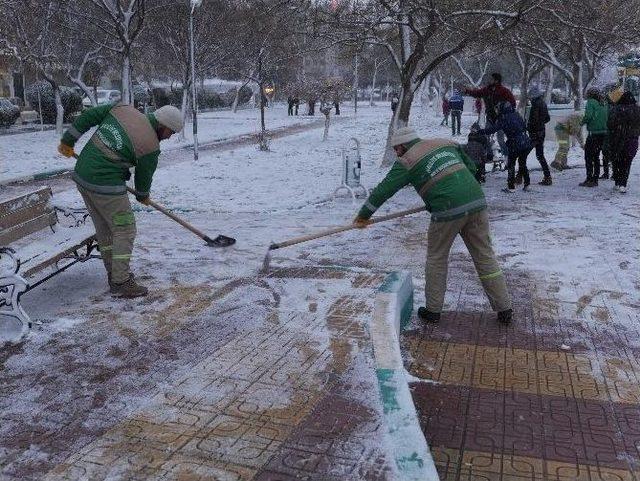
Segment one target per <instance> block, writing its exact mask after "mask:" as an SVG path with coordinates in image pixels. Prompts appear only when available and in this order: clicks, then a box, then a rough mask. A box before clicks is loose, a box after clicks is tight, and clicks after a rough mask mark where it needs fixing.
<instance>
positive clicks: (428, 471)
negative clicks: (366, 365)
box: [370, 271, 439, 481]
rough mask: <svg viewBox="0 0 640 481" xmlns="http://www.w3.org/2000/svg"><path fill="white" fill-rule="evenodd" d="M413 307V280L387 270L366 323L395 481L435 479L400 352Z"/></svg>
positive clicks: (434, 472)
mask: <svg viewBox="0 0 640 481" xmlns="http://www.w3.org/2000/svg"><path fill="white" fill-rule="evenodd" d="M412 310H413V282H412V279H411V275H410V273H409V272H406V271H395V272H392V273H391V274H389V275H388V276H387V277H386V279H385V280H384V282H383V283H382V285H381V286H380V287H379V288H378V291H377V293H376V297H375V307H374V311H373V320H372V321H371V324H370V331H371V338H372V341H373V350H374V357H375V363H376V376H377V378H378V389H379V391H380V398H381V401H382V405H383V411H384V419H385V423H386V425H387V434H388V438H389V440H390V441H391V447H392V450H393V456H394V459H395V464H396V470H397V473H398V475H397V478H396V479H397V481H438V480H439V477H438V472H437V471H436V467H435V464H434V462H433V457H432V456H431V452H430V450H429V445H428V444H427V441H426V439H425V437H424V434H423V433H422V429H421V428H420V423H419V421H418V415H417V413H416V409H415V406H414V405H413V400H412V398H411V392H410V391H409V384H408V383H407V380H406V377H405V370H404V365H403V363H402V356H401V353H400V342H399V339H400V332H401V331H402V329H403V328H404V327H405V326H406V324H407V323H408V321H409V319H410V317H411V312H412Z"/></svg>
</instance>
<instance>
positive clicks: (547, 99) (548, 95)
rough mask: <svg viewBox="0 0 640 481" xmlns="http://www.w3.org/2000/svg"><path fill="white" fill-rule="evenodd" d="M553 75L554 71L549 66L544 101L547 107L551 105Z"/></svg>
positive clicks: (551, 66)
mask: <svg viewBox="0 0 640 481" xmlns="http://www.w3.org/2000/svg"><path fill="white" fill-rule="evenodd" d="M554 74H555V70H554V68H553V65H549V74H548V75H549V83H548V84H547V91H546V92H545V97H544V100H545V102H546V103H547V105H549V104H550V103H551V94H552V93H553V84H554V80H555V78H554Z"/></svg>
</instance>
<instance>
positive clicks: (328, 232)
mask: <svg viewBox="0 0 640 481" xmlns="http://www.w3.org/2000/svg"><path fill="white" fill-rule="evenodd" d="M426 209H427V208H426V207H425V206H422V207H414V208H413V209H409V210H403V211H400V212H395V213H393V214H387V215H383V216H380V217H376V218H374V219H371V223H372V224H378V223H380V222H385V221H387V220H391V219H397V218H398V217H404V216H406V215H411V214H415V213H417V212H422V211H423V210H426ZM352 229H357V227H356V226H354V225H353V224H348V225H343V226H340V227H333V228H331V229H327V230H323V231H320V232H316V233H315V234H309V235H305V236H301V237H295V238H293V239H289V240H288V241H284V242H280V243H277V244H271V245H270V246H269V250H276V249H280V248H282V247H289V246H292V245H296V244H301V243H302V242H307V241H310V240H313V239H319V238H321V237H326V236H329V235H333V234H338V233H339V232H345V231H348V230H352Z"/></svg>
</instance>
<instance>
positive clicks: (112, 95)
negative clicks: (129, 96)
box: [82, 89, 122, 107]
mask: <svg viewBox="0 0 640 481" xmlns="http://www.w3.org/2000/svg"><path fill="white" fill-rule="evenodd" d="M121 98H122V96H121V94H120V91H119V90H102V89H98V91H97V93H96V101H97V102H98V105H104V104H116V103H118V102H120V99H121ZM82 105H83V106H85V107H91V100H89V97H85V98H84V99H82Z"/></svg>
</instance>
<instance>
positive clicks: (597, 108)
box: [580, 88, 609, 187]
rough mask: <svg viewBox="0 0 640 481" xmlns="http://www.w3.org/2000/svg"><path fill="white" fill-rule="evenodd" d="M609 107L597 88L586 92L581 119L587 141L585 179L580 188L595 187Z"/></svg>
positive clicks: (603, 147) (603, 146) (605, 135)
mask: <svg viewBox="0 0 640 481" xmlns="http://www.w3.org/2000/svg"><path fill="white" fill-rule="evenodd" d="M608 117H609V107H608V106H607V103H606V102H605V101H604V99H603V98H602V96H601V95H600V91H599V90H598V89H597V88H591V89H589V90H588V91H587V106H586V108H585V110H584V117H582V122H581V124H582V125H586V126H587V132H589V135H587V141H586V142H585V144H584V163H585V168H586V170H587V177H586V179H585V181H584V182H581V183H580V186H581V187H597V185H598V178H599V177H600V153H601V152H602V154H603V156H604V155H605V152H604V149H605V142H606V141H607V134H608V133H609V130H608V129H607V119H608Z"/></svg>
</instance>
